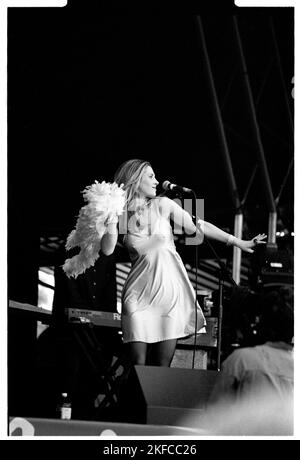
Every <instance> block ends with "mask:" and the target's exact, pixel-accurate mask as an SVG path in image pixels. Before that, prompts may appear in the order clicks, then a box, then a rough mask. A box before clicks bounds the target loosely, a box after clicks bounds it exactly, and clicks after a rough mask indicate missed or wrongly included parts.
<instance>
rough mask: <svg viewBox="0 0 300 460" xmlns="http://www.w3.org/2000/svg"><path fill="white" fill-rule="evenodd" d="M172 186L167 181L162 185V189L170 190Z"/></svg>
mask: <svg viewBox="0 0 300 460" xmlns="http://www.w3.org/2000/svg"><path fill="white" fill-rule="evenodd" d="M170 185H171V182H170V181H168V180H165V181H164V182H163V183H162V188H163V189H164V190H169V188H170Z"/></svg>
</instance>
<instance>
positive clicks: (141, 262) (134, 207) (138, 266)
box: [101, 159, 265, 366]
mask: <svg viewBox="0 0 300 460" xmlns="http://www.w3.org/2000/svg"><path fill="white" fill-rule="evenodd" d="M114 180H115V182H116V183H117V184H118V185H121V184H124V190H125V191H126V201H127V206H126V210H125V211H124V214H123V215H122V216H121V218H119V219H118V217H117V216H111V218H110V219H109V222H108V225H107V231H106V233H105V235H104V236H103V238H102V242H101V249H102V252H103V253H104V254H106V255H110V254H111V253H112V252H113V251H114V249H115V246H116V243H117V238H118V226H119V233H120V234H122V233H123V234H124V239H123V242H124V244H125V246H126V248H127V249H128V252H129V256H130V260H131V262H132V268H131V271H130V273H129V275H128V278H127V280H126V282H125V285H124V288H123V292H122V331H123V342H124V343H125V344H127V345H126V346H127V347H128V349H129V358H130V361H131V364H132V365H135V364H142V365H144V364H151V365H156V366H170V364H171V361H172V358H173V355H174V352H175V348H176V341H177V339H178V338H182V337H187V336H189V335H191V334H193V333H195V328H196V329H197V332H198V333H199V332H205V318H204V316H203V313H202V310H201V308H200V306H199V305H198V303H197V302H196V301H195V300H196V299H195V291H194V289H193V287H192V285H191V283H190V281H189V278H188V275H187V272H186V269H185V267H184V265H183V262H182V260H181V258H180V256H179V254H178V253H177V251H176V247H175V244H174V239H173V232H172V227H171V225H170V220H172V221H173V222H174V223H175V224H176V225H177V226H183V230H184V231H185V232H186V233H188V234H192V233H195V232H196V231H197V232H198V234H201V233H202V234H203V233H204V235H205V236H206V237H208V238H212V239H215V240H218V241H221V242H224V243H225V244H231V245H235V246H237V247H239V248H240V249H242V250H244V251H248V252H253V248H254V247H255V246H256V244H259V243H262V242H263V241H262V240H263V239H265V235H258V236H256V237H255V238H253V239H252V240H250V241H244V240H241V239H238V238H235V237H233V236H232V235H229V234H228V233H226V232H224V231H223V230H221V229H219V228H217V227H216V226H215V225H212V224H211V223H209V222H204V221H201V223H200V222H199V228H197V230H196V227H195V225H194V223H193V221H192V218H191V216H190V214H189V213H188V212H187V211H185V210H184V209H183V208H181V206H179V205H178V204H177V203H175V202H174V201H173V200H170V199H169V198H167V197H165V196H161V197H157V196H156V187H157V185H158V181H157V179H156V177H155V173H154V171H153V169H152V167H151V165H150V163H149V162H147V161H144V160H138V159H133V160H129V161H126V162H125V163H123V164H122V165H121V166H120V167H119V169H118V170H117V172H116V174H115V178H114ZM196 317H197V319H196ZM201 330H202V331H201ZM149 347H150V352H151V353H150V354H148V351H149Z"/></svg>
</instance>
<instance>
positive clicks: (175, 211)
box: [160, 197, 266, 253]
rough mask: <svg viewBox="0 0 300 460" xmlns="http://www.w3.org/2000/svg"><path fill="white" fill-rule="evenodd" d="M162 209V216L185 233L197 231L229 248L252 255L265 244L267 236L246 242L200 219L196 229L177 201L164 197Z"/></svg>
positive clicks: (260, 236) (161, 202)
mask: <svg viewBox="0 0 300 460" xmlns="http://www.w3.org/2000/svg"><path fill="white" fill-rule="evenodd" d="M160 208H161V212H162V214H163V215H164V216H165V217H167V218H170V219H172V220H173V221H174V222H175V223H176V224H177V225H178V226H179V227H182V228H183V229H184V231H185V232H187V233H189V234H191V233H195V232H196V231H197V233H199V235H204V236H206V237H207V238H211V239H214V240H217V241H220V242H221V243H225V244H228V245H229V246H236V247H238V248H240V249H242V250H243V251H246V252H250V253H252V252H253V248H254V247H255V246H256V245H257V244H265V241H264V240H265V238H266V235H265V234H259V235H257V236H255V237H254V238H253V239H252V240H249V241H246V240H242V239H240V238H236V237H235V236H233V235H230V234H229V233H226V232H224V231H223V230H221V229H220V228H218V227H217V226H216V225H214V224H211V223H210V222H207V221H204V220H201V219H198V222H197V229H196V227H195V224H194V223H193V220H192V217H191V216H190V214H189V213H188V212H187V211H185V210H184V209H182V207H181V206H179V204H177V203H176V202H175V201H173V200H170V199H169V198H167V197H162V198H161V199H160Z"/></svg>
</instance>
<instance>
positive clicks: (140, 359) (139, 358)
mask: <svg viewBox="0 0 300 460" xmlns="http://www.w3.org/2000/svg"><path fill="white" fill-rule="evenodd" d="M176 343H177V339H171V340H164V341H162V342H157V343H152V344H147V343H144V342H130V343H129V344H128V345H127V346H128V350H129V359H130V363H131V365H135V364H140V365H146V364H148V365H150V366H170V364H171V361H172V359H173V356H174V353H175V349H176Z"/></svg>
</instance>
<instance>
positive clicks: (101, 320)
mask: <svg viewBox="0 0 300 460" xmlns="http://www.w3.org/2000/svg"><path fill="white" fill-rule="evenodd" d="M65 313H66V315H67V318H68V320H69V322H70V323H83V324H84V323H91V324H93V325H95V326H108V327H116V328H119V329H120V328H121V315H120V314H119V313H117V312H115V313H113V312H109V311H95V310H83V309H79V308H66V309H65Z"/></svg>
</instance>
